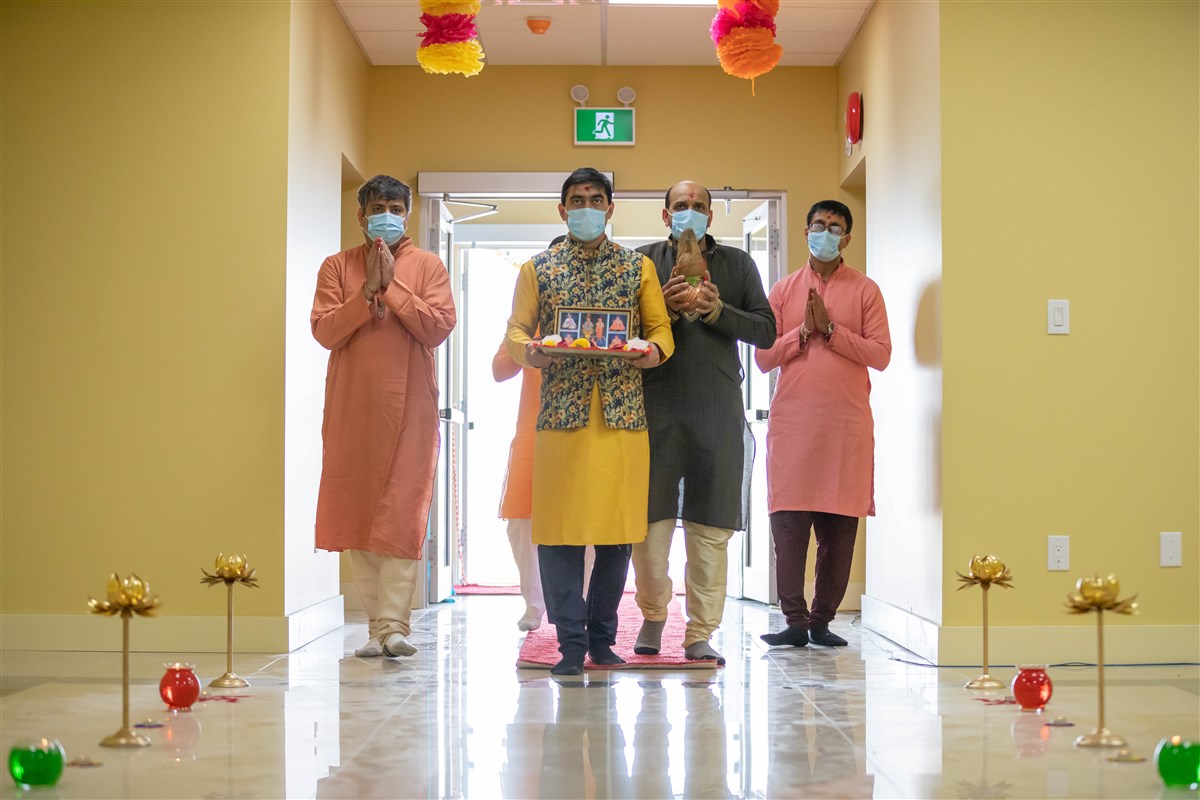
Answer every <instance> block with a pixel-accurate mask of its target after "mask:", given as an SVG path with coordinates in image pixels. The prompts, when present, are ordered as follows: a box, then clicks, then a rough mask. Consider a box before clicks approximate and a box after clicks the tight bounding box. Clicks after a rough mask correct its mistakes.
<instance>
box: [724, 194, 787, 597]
mask: <svg viewBox="0 0 1200 800" xmlns="http://www.w3.org/2000/svg"><path fill="white" fill-rule="evenodd" d="M783 213H784V212H783V208H782V201H781V200H774V199H772V200H767V201H766V202H764V203H763V204H762V205H760V206H758V208H756V209H755V210H754V211H752V212H750V213H749V214H747V215H746V216H745V217H744V218H743V219H742V236H743V239H744V243H743V246H744V249H745V250H746V252H747V253H749V254H750V257H751V258H753V259H754V263H755V264H756V265H757V266H758V271H759V274H760V275H761V276H762V282H763V287H764V288H765V289H766V290H767V292H770V291H771V286H772V285H773V284H774V283H775V281H777V280H778V279H779V276H780V275H781V274H782V264H781V255H780V254H781V252H782V248H781V242H780V231H781V230H782V219H781V217H782V215H783ZM741 355H742V371H743V372H744V374H745V376H746V377H745V381H744V382H743V383H742V388H743V399H744V400H745V408H746V420H747V422H749V423H750V430H751V432H752V433H753V434H754V474H753V476H752V477H751V479H750V514H749V517H748V519H747V520H746V532H745V534H743V535H741V536H740V537H738V539H737V540H735V541H737V542H738V544H740V547H739V550H740V551H741V596H742V597H745V598H747V599H749V600H758V601H760V602H763V603H775V602H777V601H778V599H779V595H778V593H777V591H776V588H775V548H774V547H773V546H772V544H771V525H770V521H769V520H768V518H767V416H768V414H769V413H770V407H771V396H772V395H773V394H774V392H775V375H774V373H772V374H770V375H764V374H763V373H762V372H760V371H759V369H758V367H757V366H756V365H755V363H754V348H753V347H751V346H750V345H748V344H746V343H745V342H743V343H742V344H741ZM738 540H740V541H738ZM730 562H731V566H732V562H733V559H732V558H731V559H730ZM730 588H731V589H732V588H733V583H732V582H731V586H730ZM731 594H732V591H731Z"/></svg>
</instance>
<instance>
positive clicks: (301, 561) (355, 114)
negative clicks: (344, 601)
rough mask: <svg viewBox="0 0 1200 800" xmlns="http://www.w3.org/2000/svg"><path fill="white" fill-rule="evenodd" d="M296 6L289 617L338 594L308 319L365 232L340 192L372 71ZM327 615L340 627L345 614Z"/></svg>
mask: <svg viewBox="0 0 1200 800" xmlns="http://www.w3.org/2000/svg"><path fill="white" fill-rule="evenodd" d="M291 6H292V15H291V82H290V87H289V98H290V102H289V107H288V185H287V214H288V220H287V234H288V237H287V285H286V293H287V301H286V303H287V319H286V351H287V355H286V363H287V369H286V377H285V380H286V387H287V390H286V391H287V420H286V443H285V459H284V460H285V465H286V466H285V467H284V475H285V480H284V483H285V489H284V507H285V511H284V515H285V531H286V533H285V545H284V550H285V574H286V585H287V589H286V596H285V606H286V611H287V613H289V614H290V613H293V612H296V611H299V610H301V609H305V608H309V607H311V606H312V605H313V604H315V603H320V602H322V601H327V600H328V599H329V598H335V597H337V595H338V594H339V593H340V591H341V589H340V581H339V580H338V575H339V567H338V557H337V556H336V555H331V554H329V553H326V552H323V551H319V552H314V550H313V541H314V539H313V522H314V520H315V519H316V505H317V490H318V487H319V484H320V478H321V419H322V412H323V409H324V404H325V392H324V389H325V369H326V366H327V364H328V362H329V352H328V351H327V350H325V349H324V348H322V347H321V346H320V345H318V344H317V342H316V340H314V339H313V336H312V328H311V325H310V323H309V317H310V314H311V312H312V302H313V293H314V291H315V290H316V284H317V271H318V269H319V268H320V266H321V262H322V261H324V260H325V258H326V257H327V256H329V255H332V254H333V253H336V252H338V251H340V250H342V249H344V248H346V247H348V246H352V245H353V244H355V243H360V242H361V241H362V238H361V233H359V234H358V238H357V241H350V242H346V241H345V239H346V238H347V234H348V230H347V227H345V219H344V218H345V216H346V215H345V214H344V208H345V205H344V199H343V184H345V183H347V182H348V183H350V184H351V185H352V186H353V189H352V190H351V191H352V192H353V191H357V188H358V185H359V184H360V183H361V178H360V176H361V169H362V167H361V165H362V164H363V163H364V162H365V161H366V127H367V113H366V108H367V73H368V70H369V68H370V67H369V65H368V64H367V61H366V58H365V57H364V56H363V54H362V51H361V50H360V49H359V47H358V43H357V42H356V41H355V40H354V37H353V36H352V35H351V33H350V31H349V30H348V29H347V28H346V26H345V23H344V22H343V21H342V18H341V15H340V14H339V13H338V10H337V8H336V7H335V6H334V5H333V3H331V2H328V0H323V1H322V2H309V1H308V0H299V1H298V2H293V3H292V4H291ZM351 205H352V206H354V207H357V203H356V202H353V201H352V202H351ZM354 225H355V227H354V228H353V231H355V232H357V231H358V230H359V229H358V228H357V223H356V221H355V223H354ZM328 615H329V616H336V617H338V622H339V624H340V621H341V620H340V617H341V614H340V609H336V610H334V611H330V612H328ZM298 638H299V639H303V638H304V637H303V636H301V637H298ZM293 639H294V640H297V641H298V639H297V637H293Z"/></svg>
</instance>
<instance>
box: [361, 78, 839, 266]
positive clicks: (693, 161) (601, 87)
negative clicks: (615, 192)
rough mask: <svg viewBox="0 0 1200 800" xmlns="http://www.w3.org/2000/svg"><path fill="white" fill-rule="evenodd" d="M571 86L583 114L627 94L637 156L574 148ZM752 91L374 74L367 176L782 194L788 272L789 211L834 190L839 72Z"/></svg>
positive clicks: (736, 83) (793, 241)
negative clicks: (479, 177)
mask: <svg viewBox="0 0 1200 800" xmlns="http://www.w3.org/2000/svg"><path fill="white" fill-rule="evenodd" d="M577 83H582V84H584V85H585V86H587V87H588V88H589V90H590V92H591V99H590V100H589V105H593V106H599V105H604V104H610V103H611V104H614V105H615V104H617V103H616V92H617V89H618V88H620V87H621V86H632V87H633V88H634V89H635V90H636V91H637V100H636V101H635V102H634V104H633V105H634V108H635V109H637V146H635V147H607V148H601V147H576V146H575V145H574V144H573V141H574V136H573V133H572V127H571V126H572V120H573V113H572V109H573V108H575V106H576V104H575V102H574V101H573V100H571V97H570V91H571V87H572V86H573V85H575V84H577ZM756 85H757V90H756V91H757V96H752V95H751V94H750V83H749V82H748V81H743V80H738V79H735V78H730V77H729V76H727V75H725V74H724V73H723V72H721V71H720V70H717V69H713V68H699V67H691V68H688V67H638V68H634V67H555V68H553V69H547V68H544V67H487V68H486V69H484V71H483V72H482V73H480V74H479V75H478V76H476V77H473V78H470V79H463V78H461V77H457V76H435V77H431V76H428V75H426V74H425V73H423V72H422V71H421V70H420V69H419V68H417V67H411V68H410V67H383V68H378V69H373V70H371V93H370V108H371V111H370V130H369V142H368V158H369V161H370V164H371V166H370V167H369V168H368V170H369V171H370V172H371V173H372V174H373V173H375V172H387V173H389V174H394V175H396V177H398V178H400V179H401V180H405V181H409V182H412V183H413V184H414V185H415V179H416V175H417V173H418V172H420V171H423V170H428V171H439V170H453V171H459V172H470V171H482V172H508V171H570V170H573V169H575V168H576V167H580V166H593V167H596V168H597V169H601V170H604V171H611V172H612V173H613V174H614V176H615V179H616V185H617V187H618V188H620V189H626V190H665V189H666V187H667V186H669V185H670V184H672V183H675V182H676V181H678V180H681V179H683V178H685V177H691V178H692V179H694V180H698V181H700V182H701V183H704V184H705V185H707V186H713V187H718V188H719V187H722V186H727V185H728V186H732V187H734V188H735V189H741V188H755V189H783V190H786V191H787V192H788V202H789V203H790V204H792V206H793V207H792V209H790V210H791V211H792V214H791V217H790V219H789V221H790V226H789V230H788V237H789V240H790V247H791V251H792V258H793V262H794V263H795V264H802V263H803V261H804V258H803V257H802V256H801V255H800V250H798V249H797V247H798V246H801V249H802V245H803V236H802V231H803V227H804V224H803V220H802V219H801V221H800V222H799V223H797V221H796V213H795V208H797V207H799V206H801V205H804V207H805V208H807V205H806V204H811V202H812V201H813V200H816V199H820V198H824V197H827V196H831V195H832V194H833V193H835V192H836V189H837V180H836V174H835V172H836V149H835V148H836V140H835V139H834V138H833V137H834V135H835V131H836V125H837V119H836V114H835V113H834V109H835V106H836V102H837V101H836V88H837V87H836V71H835V70H833V69H832V68H779V69H776V70H774V71H773V72H771V73H770V74H769V75H768V76H766V77H764V78H761V79H759V80H758V81H757V84H756ZM616 213H620V209H619V207H618V210H617V212H616ZM555 221H557V217H555V218H553V219H547V220H546V222H551V223H552V222H555ZM797 259H799V261H796V260H797Z"/></svg>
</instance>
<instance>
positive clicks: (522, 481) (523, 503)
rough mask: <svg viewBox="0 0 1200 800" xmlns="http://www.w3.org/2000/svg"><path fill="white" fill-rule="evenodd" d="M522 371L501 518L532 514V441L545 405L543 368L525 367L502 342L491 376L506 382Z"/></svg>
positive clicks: (502, 495)
mask: <svg viewBox="0 0 1200 800" xmlns="http://www.w3.org/2000/svg"><path fill="white" fill-rule="evenodd" d="M518 372H519V373H521V404H520V405H519V406H518V407H517V431H516V433H515V434H514V435H513V440H512V445H511V446H510V447H509V449H508V470H507V471H505V473H504V491H503V492H502V493H501V496H500V518H501V519H529V518H530V516H531V515H532V514H533V440H534V437H535V436H536V435H537V417H538V412H539V411H540V410H541V408H542V371H541V370H540V369H533V368H531V367H522V366H521V365H520V364H518V363H517V362H516V361H513V357H512V356H510V355H509V354H508V349H507V347H506V346H505V344H504V343H501V345H500V350H499V351H497V353H496V355H494V356H493V357H492V377H493V378H495V379H496V380H497V381H506V380H508V379H509V378H511V377H513V376H514V375H516V374H517V373H518Z"/></svg>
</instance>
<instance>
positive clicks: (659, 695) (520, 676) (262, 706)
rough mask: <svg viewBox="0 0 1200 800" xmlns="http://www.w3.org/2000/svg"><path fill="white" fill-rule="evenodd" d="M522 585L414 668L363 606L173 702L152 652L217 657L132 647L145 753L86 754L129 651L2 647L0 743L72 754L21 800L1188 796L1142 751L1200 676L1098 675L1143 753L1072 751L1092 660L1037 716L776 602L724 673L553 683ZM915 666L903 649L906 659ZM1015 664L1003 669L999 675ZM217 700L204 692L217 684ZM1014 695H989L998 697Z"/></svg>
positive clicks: (438, 630) (750, 608) (428, 614)
mask: <svg viewBox="0 0 1200 800" xmlns="http://www.w3.org/2000/svg"><path fill="white" fill-rule="evenodd" d="M521 610H522V604H521V600H520V598H519V597H512V596H509V597H486V596H470V597H460V598H458V601H457V602H455V603H452V604H444V605H440V606H437V607H435V608H431V609H427V610H425V611H422V612H417V614H416V615H415V616H414V636H413V637H412V639H413V642H414V643H415V644H416V645H418V646H419V647H420V652H419V653H418V654H417V655H416V656H414V657H412V658H410V659H404V660H396V661H392V660H387V659H357V658H355V657H354V656H353V655H352V652H353V650H354V647H355V646H357V645H358V644H360V643H361V641H362V640H363V638H364V637H365V630H366V626H365V621H363V620H361V619H359V620H353V621H351V622H350V623H349V624H347V625H346V626H345V627H344V628H342V629H341V630H338V631H336V632H334V633H332V634H329V635H327V636H325V637H323V638H321V639H319V640H318V641H316V642H313V643H312V644H310V645H308V646H307V647H304V648H302V649H300V650H298V651H296V652H295V653H291V654H285V655H261V654H239V655H237V656H236V657H235V661H234V670H235V671H236V672H237V673H238V674H240V675H242V676H243V677H246V678H247V679H249V680H250V681H251V683H252V686H251V688H250V689H247V690H242V691H240V692H236V693H235V692H226V693H225V697H232V696H234V695H238V699H237V701H236V702H233V701H231V700H229V699H222V697H221V696H218V697H216V698H212V699H208V700H206V701H204V702H201V703H198V704H197V705H196V706H195V708H194V710H193V711H192V712H190V713H185V714H175V715H172V714H169V713H167V712H166V711H165V710H164V706H163V704H162V702H161V701H160V700H159V698H158V690H157V684H158V679H159V677H160V676H161V675H162V673H163V669H162V662H164V661H167V660H170V661H175V660H187V661H192V662H194V663H195V664H196V665H197V673H198V674H199V675H200V676H201V678H202V679H203V680H204V682H205V683H207V681H209V680H211V679H212V678H214V677H216V676H217V675H219V674H220V673H222V672H223V671H224V668H225V657H224V655H223V654H186V653H170V654H165V653H164V654H144V653H143V654H137V653H135V654H134V655H133V657H132V659H131V674H132V676H133V677H132V680H131V684H132V685H131V701H130V702H131V709H132V713H131V717H132V719H133V721H135V722H137V721H146V720H152V721H155V722H157V723H162V727H157V728H145V729H142V730H143V732H144V733H145V734H146V735H147V736H148V737H149V738H150V739H151V740H152V745H151V746H150V747H147V748H144V749H138V750H120V749H111V748H105V747H100V746H98V742H99V741H100V739H101V738H103V737H104V736H105V735H107V734H109V733H112V732H113V731H115V730H116V729H117V728H119V727H120V722H121V692H120V670H121V667H120V656H119V654H113V653H102V654H97V653H45V652H23V651H4V652H2V653H0V659H2V660H0V694H2V695H3V696H2V697H0V732H2V734H3V743H4V746H5V749H6V750H7V748H8V747H9V746H10V745H11V744H12V743H13V742H15V741H17V740H20V739H27V738H36V737H41V736H50V737H54V738H57V739H59V740H60V741H61V742H62V743H63V745H64V747H65V748H66V751H67V755H68V758H71V757H78V756H89V757H91V758H92V759H95V760H97V761H101V762H102V765H101V766H97V767H70V768H68V769H67V771H66V772H65V774H64V775H63V778H62V780H61V781H60V782H59V784H58V786H57V787H56V788H55V789H52V790H33V791H30V792H24V793H22V792H20V791H19V790H18V789H17V788H16V787H15V786H14V784H12V783H11V782H7V783H6V784H5V787H4V789H3V794H2V795H0V796H3V797H16V796H24V797H29V798H42V797H45V798H50V797H62V798H122V797H138V798H175V797H196V798H235V797H237V798H285V797H286V798H309V797H318V798H410V797H411V798H457V797H468V798H676V797H697V798H733V797H736V798H792V797H804V798H840V797H881V798H883V797H916V798H941V797H945V798H982V797H994V798H1000V797H1012V798H1019V797H1038V798H1049V797H1083V798H1101V797H1107V798H1143V797H1149V798H1153V797H1180V798H1184V797H1190V798H1195V797H1196V793H1194V792H1187V791H1181V790H1164V789H1163V788H1162V785H1161V783H1160V782H1159V780H1158V777H1157V774H1156V773H1155V771H1154V767H1153V764H1152V756H1153V750H1154V746H1155V744H1156V743H1157V741H1158V740H1159V738H1161V737H1162V736H1165V735H1171V734H1175V733H1179V734H1181V735H1183V736H1186V737H1190V738H1193V739H1195V738H1198V735H1200V668H1197V667H1194V666H1189V667H1119V666H1118V667H1111V668H1109V669H1108V670H1106V673H1105V674H1106V678H1107V681H1106V682H1107V687H1108V688H1107V722H1108V727H1109V728H1110V729H1112V730H1113V731H1114V732H1115V733H1118V734H1121V735H1122V736H1124V737H1125V738H1126V739H1128V741H1129V746H1130V750H1131V751H1132V752H1133V753H1134V754H1135V755H1142V756H1146V757H1147V759H1148V760H1147V761H1145V762H1142V763H1114V762H1110V761H1108V760H1107V756H1108V755H1110V752H1109V751H1092V750H1080V749H1076V748H1075V747H1073V746H1072V740H1073V739H1074V737H1075V736H1077V735H1078V734H1079V733H1082V732H1087V731H1088V730H1090V729H1091V726H1092V725H1094V724H1095V713H1096V684H1095V680H1096V672H1095V670H1094V669H1093V668H1088V667H1077V668H1065V667H1060V668H1052V669H1051V670H1050V674H1051V676H1052V678H1053V679H1054V696H1053V699H1052V700H1051V703H1050V706H1049V707H1048V716H1052V717H1053V716H1062V717H1066V718H1067V719H1069V720H1071V721H1073V722H1075V723H1076V725H1075V727H1053V728H1051V727H1044V726H1043V721H1044V720H1043V718H1041V717H1038V716H1036V715H1032V714H1027V713H1022V712H1020V711H1018V710H1017V708H1016V707H1015V706H1012V705H991V704H987V703H985V702H982V700H981V698H986V697H989V696H988V695H976V694H973V693H971V692H968V691H966V690H964V689H963V688H962V684H963V683H964V682H965V681H966V680H967V679H969V678H972V677H974V673H977V672H978V669H974V670H972V669H969V668H968V669H952V668H943V669H937V668H932V667H930V666H927V665H921V664H920V663H919V661H920V660H919V659H917V658H915V657H913V656H912V655H911V654H909V653H906V652H905V651H903V650H900V649H899V648H898V647H897V646H896V645H894V644H893V643H891V642H889V641H887V640H886V639H883V638H881V637H879V636H876V635H874V634H872V633H870V632H866V631H862V630H860V629H859V628H858V626H857V624H856V623H855V621H854V620H852V619H850V618H845V619H839V620H837V621H836V622H835V623H834V626H833V628H834V630H835V631H837V632H840V633H841V634H842V635H844V636H845V637H846V638H847V639H849V640H850V646H849V647H847V648H843V649H837V650H833V649H824V648H816V647H812V648H809V649H807V650H805V649H791V648H788V649H781V650H773V651H772V650H769V649H768V648H767V647H766V646H765V645H763V644H762V643H761V642H760V641H759V639H758V635H759V634H760V633H763V632H765V631H767V630H769V629H772V628H777V627H778V626H780V625H781V622H782V621H781V618H780V615H779V611H778V610H777V609H768V608H767V607H765V606H762V605H759V604H757V603H752V602H745V603H743V602H735V601H730V602H729V604H728V606H727V608H726V615H725V622H724V625H723V627H722V630H721V632H720V633H719V634H718V636H717V638H716V639H715V640H714V643H715V644H716V645H717V647H718V649H720V650H721V651H722V652H723V653H725V655H726V656H727V657H728V662H729V663H728V665H727V666H726V667H724V668H723V669H714V670H682V671H674V672H651V671H633V670H629V671H612V672H599V673H589V674H588V675H587V676H585V677H584V678H568V679H561V680H551V679H550V676H549V674H548V673H547V672H545V671H537V670H517V669H515V668H514V667H513V664H514V661H515V659H516V655H517V649H518V646H519V643H520V637H521V634H519V633H518V632H517V629H516V624H515V622H516V619H517V617H518V616H519V614H520V611H521ZM910 662H912V663H910ZM1012 673H1013V671H1012V669H1006V668H997V669H994V670H993V674H995V675H996V676H997V677H999V678H1002V679H1007V678H1009V677H1011V675H1012ZM212 691H216V690H212ZM1004 695H1005V693H1003V692H1001V693H997V694H994V695H990V697H991V698H993V699H1002V698H1003V697H1004Z"/></svg>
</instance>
